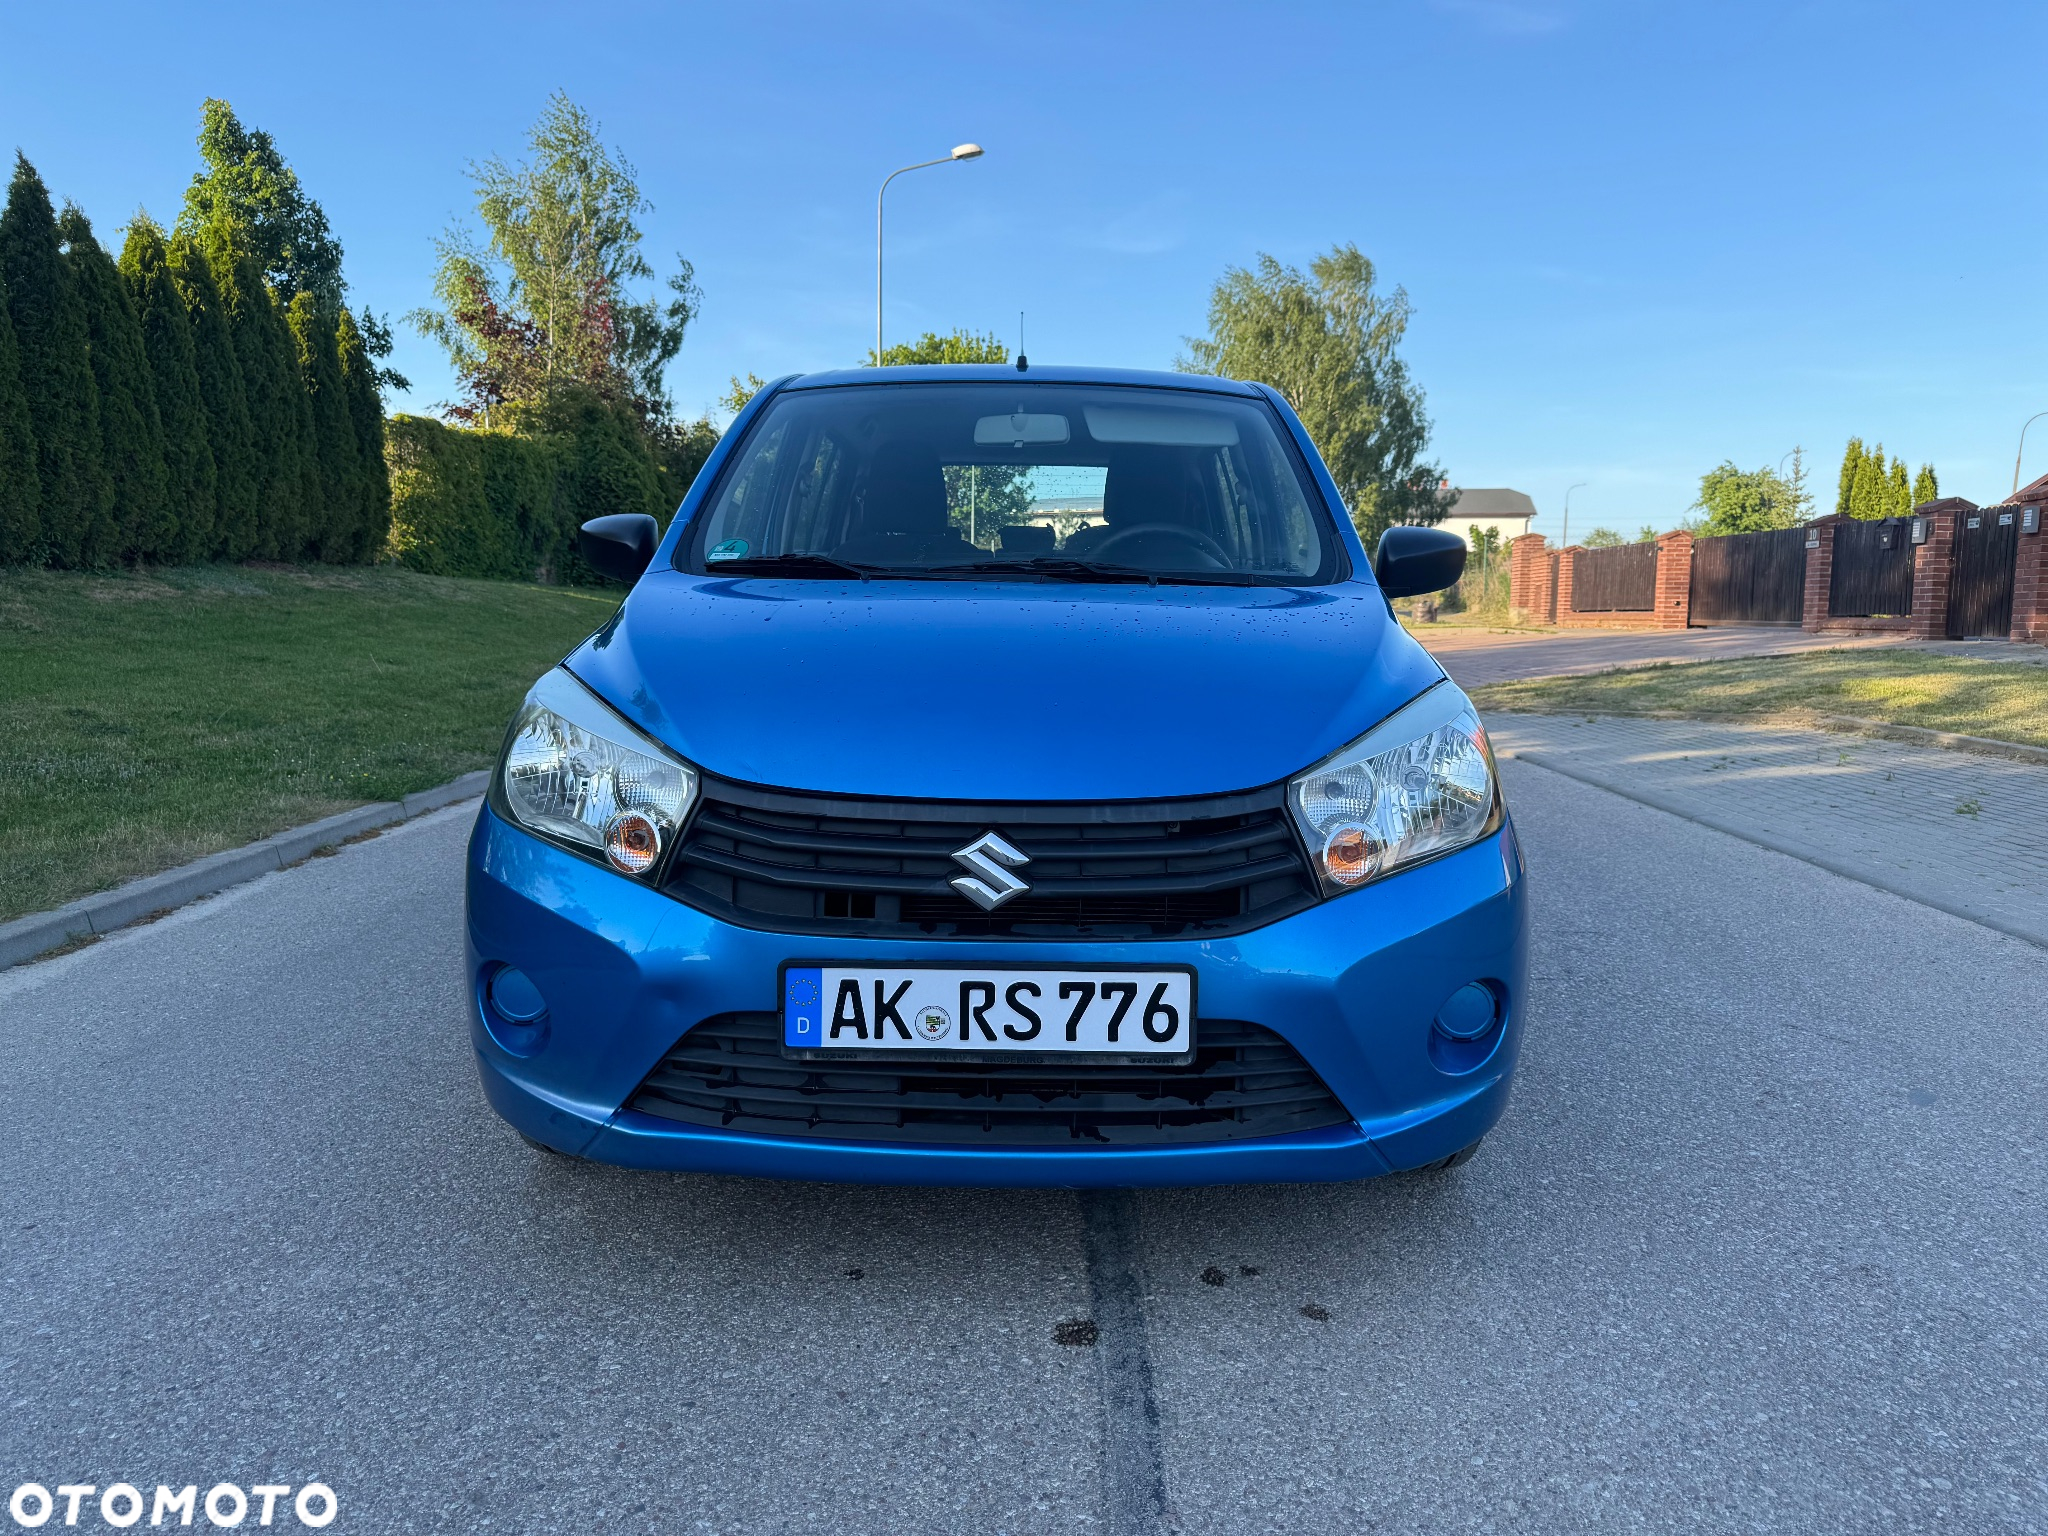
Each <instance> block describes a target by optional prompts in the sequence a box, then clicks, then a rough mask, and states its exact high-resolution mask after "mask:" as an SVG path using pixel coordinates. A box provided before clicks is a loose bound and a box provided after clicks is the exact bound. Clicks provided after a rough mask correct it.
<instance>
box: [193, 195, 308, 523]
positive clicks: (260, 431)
mask: <svg viewBox="0 0 2048 1536" xmlns="http://www.w3.org/2000/svg"><path fill="white" fill-rule="evenodd" d="M200 238H201V242H202V244H203V245H204V246H205V248H206V254H207V259H208V262H209V264H210V265H211V266H212V268H213V275H214V278H215V281H217V282H218V283H219V284H220V293H221V299H222V301H223V303H224V304H225V306H226V309H227V316H228V334H229V335H230V336H232V337H233V338H234V343H235V360H236V361H237V362H238V363H239V364H240V365H241V370H242V384H243V389H244V391H245V393H246V395H247V398H248V407H249V421H250V425H251V427H252V428H253V429H254V431H253V437H252V440H251V441H252V445H253V450H254V451H253V452H252V453H251V455H250V463H251V468H252V470H253V471H254V474H253V478H254V480H255V482H256V524H255V536H254V539H253V541H252V543H251V545H250V548H249V549H248V551H247V553H248V554H250V555H253V556H256V557H258V558H260V559H265V560H294V559H297V558H298V555H299V552H300V550H301V548H302V547H303V545H304V543H305V540H306V535H307V531H308V526H309V521H310V519H311V518H312V517H313V516H314V515H315V513H316V511H317V502H314V503H312V504H309V502H308V499H307V497H308V492H309V490H310V491H314V492H315V493H317V489H318V479H317V471H316V470H314V469H313V468H312V467H311V466H310V465H309V464H308V457H309V454H308V450H309V448H310V447H311V439H312V436H313V431H312V410H311V407H310V405H309V403H308V401H307V399H306V392H305V390H304V388H303V387H301V385H300V383H299V369H298V355H297V349H296V347H295V346H294V344H293V342H292V338H291V332H290V330H289V329H288V328H287V327H286V325H285V323H284V320H283V317H282V316H280V315H279V313H278V310H277V304H276V303H275V301H274V300H273V299H272V298H271V294H270V289H269V286H268V285H267V284H265V282H264V281H263V273H262V272H261V270H260V269H259V268H258V267H257V265H256V260H255V258H254V257H253V256H252V255H250V253H249V252H248V250H247V249H246V247H244V246H242V245H241V244H240V235H239V232H238V231H237V230H234V229H231V228H225V227H223V226H220V225H217V224H216V225H209V226H207V227H206V229H205V230H203V231H202V233H201V236H200Z"/></svg>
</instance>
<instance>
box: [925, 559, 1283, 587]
mask: <svg viewBox="0 0 2048 1536" xmlns="http://www.w3.org/2000/svg"><path fill="white" fill-rule="evenodd" d="M925 570H926V572H928V573H929V574H931V575H934V576H1007V575H1010V574H1012V573H1014V572H1019V571H1021V572H1022V573H1024V574H1025V575H1027V576H1050V577H1053V578H1055V579H1062V580H1066V581H1117V582H1136V581H1142V582H1146V583H1148V584H1150V585H1153V586H1159V585H1162V584H1164V585H1168V586H1177V587H1182V586H1198V587H1199V586H1216V587H1248V586H1256V585H1258V584H1259V581H1258V578H1257V577H1255V576H1249V575H1247V574H1246V573H1245V572H1243V571H1227V570H1218V571H1199V572H1198V571H1148V570H1146V569H1144V568H1143V567H1142V566H1136V565H1111V564H1107V563H1105V562H1102V561H1096V560H1069V559H1063V558H1060V557H1058V556H1046V555H1035V556H1032V557H1031V558H1029V559H1025V560H975V561H971V562H969V563H967V564H965V565H933V566H927V567H925Z"/></svg>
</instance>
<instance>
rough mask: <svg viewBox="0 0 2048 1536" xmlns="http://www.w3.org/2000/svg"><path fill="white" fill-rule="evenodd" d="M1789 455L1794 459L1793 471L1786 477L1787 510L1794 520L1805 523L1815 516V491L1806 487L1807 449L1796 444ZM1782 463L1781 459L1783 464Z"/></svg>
mask: <svg viewBox="0 0 2048 1536" xmlns="http://www.w3.org/2000/svg"><path fill="white" fill-rule="evenodd" d="M1788 457H1789V458H1790V459H1791V460H1792V472H1791V473H1790V474H1788V475H1786V476H1785V477H1784V480H1785V489H1786V491H1787V493H1788V497H1787V510H1788V511H1790V512H1791V514H1792V521H1793V522H1795V523H1803V522H1806V521H1807V520H1808V519H1809V518H1811V517H1812V516H1813V493H1812V492H1811V491H1809V490H1808V489H1807V488H1806V450H1805V449H1804V448H1803V447H1799V446H1797V445H1795V446H1794V447H1793V449H1792V452H1791V453H1790V454H1789V455H1788ZM1782 463H1783V461H1782V460H1781V461H1780V464H1781V466H1782Z"/></svg>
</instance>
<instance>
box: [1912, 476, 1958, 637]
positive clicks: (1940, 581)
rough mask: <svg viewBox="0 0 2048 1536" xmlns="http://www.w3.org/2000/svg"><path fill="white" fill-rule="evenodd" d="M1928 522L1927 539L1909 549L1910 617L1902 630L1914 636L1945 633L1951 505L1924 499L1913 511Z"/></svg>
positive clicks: (1951, 562) (1952, 554)
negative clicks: (1908, 622)
mask: <svg viewBox="0 0 2048 1536" xmlns="http://www.w3.org/2000/svg"><path fill="white" fill-rule="evenodd" d="M1913 515H1914V516H1915V517H1918V518H1923V519H1924V520H1925V521H1926V522H1927V523H1928V525H1929V527H1928V532H1927V542H1926V543H1925V544H1920V545H1916V546H1915V547H1914V549H1913V619H1912V622H1911V623H1910V624H1909V625H1908V626H1907V629H1906V633H1908V634H1909V635H1911V636H1912V637H1913V638H1914V639H1916V640H1940V639H1942V638H1944V637H1945V636H1946V635H1947V634H1948V578H1949V574H1950V573H1951V572H1952V571H1953V570H1954V569H1955V564H1956V519H1957V518H1958V517H1960V516H1961V515H1962V514H1961V512H1960V511H1959V510H1957V509H1956V508H1953V507H1943V506H1941V505H1940V503H1938V502H1932V501H1930V502H1928V503H1927V504H1926V506H1925V507H1924V508H1921V509H1918V510H1916V511H1915V512H1914V514H1913Z"/></svg>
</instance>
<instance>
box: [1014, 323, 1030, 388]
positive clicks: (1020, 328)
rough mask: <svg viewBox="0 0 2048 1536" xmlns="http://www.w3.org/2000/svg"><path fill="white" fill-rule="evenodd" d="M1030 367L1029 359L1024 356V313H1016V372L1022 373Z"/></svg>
mask: <svg viewBox="0 0 2048 1536" xmlns="http://www.w3.org/2000/svg"><path fill="white" fill-rule="evenodd" d="M1030 366H1031V359H1030V358H1028V357H1026V356H1025V355H1024V311H1023V310H1021V309H1020V310H1018V311H1017V371H1018V372H1019V373H1022V372H1024V371H1025V370H1026V369H1027V368H1029V367H1030Z"/></svg>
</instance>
